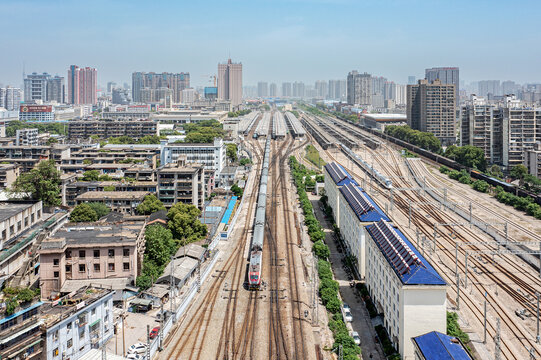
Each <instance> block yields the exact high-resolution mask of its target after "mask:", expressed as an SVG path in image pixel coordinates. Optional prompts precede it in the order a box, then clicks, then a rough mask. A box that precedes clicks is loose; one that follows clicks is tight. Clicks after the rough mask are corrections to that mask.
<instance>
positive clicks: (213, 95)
mask: <svg viewBox="0 0 541 360" xmlns="http://www.w3.org/2000/svg"><path fill="white" fill-rule="evenodd" d="M203 91H204V97H205V99H207V100H211V101H216V100H218V87H216V86H205V89H204V90H203Z"/></svg>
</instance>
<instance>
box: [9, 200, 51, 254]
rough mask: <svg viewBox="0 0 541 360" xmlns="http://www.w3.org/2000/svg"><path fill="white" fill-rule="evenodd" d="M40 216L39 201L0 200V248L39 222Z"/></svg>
mask: <svg viewBox="0 0 541 360" xmlns="http://www.w3.org/2000/svg"><path fill="white" fill-rule="evenodd" d="M42 216H43V208H42V202H41V201H37V202H35V201H17V202H12V201H6V202H0V233H1V234H2V238H1V239H0V249H3V248H4V247H5V246H6V245H7V244H9V243H10V242H12V241H13V240H14V239H15V238H16V237H17V236H19V235H20V234H22V233H24V232H25V231H26V230H28V229H30V228H31V227H32V226H34V225H36V223H38V222H40V221H41V219H42Z"/></svg>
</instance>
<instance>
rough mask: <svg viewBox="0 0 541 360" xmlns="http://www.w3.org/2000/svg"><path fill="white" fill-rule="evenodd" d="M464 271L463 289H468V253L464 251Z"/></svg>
mask: <svg viewBox="0 0 541 360" xmlns="http://www.w3.org/2000/svg"><path fill="white" fill-rule="evenodd" d="M465 265H466V266H465V269H464V288H465V289H467V288H468V252H467V251H466V264H465Z"/></svg>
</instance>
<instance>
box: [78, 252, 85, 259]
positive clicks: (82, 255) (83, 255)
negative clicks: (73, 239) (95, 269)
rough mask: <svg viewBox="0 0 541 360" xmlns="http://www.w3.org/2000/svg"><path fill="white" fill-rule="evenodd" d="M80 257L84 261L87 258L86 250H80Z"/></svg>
mask: <svg viewBox="0 0 541 360" xmlns="http://www.w3.org/2000/svg"><path fill="white" fill-rule="evenodd" d="M79 257H80V258H83V259H84V258H85V257H86V251H85V250H79Z"/></svg>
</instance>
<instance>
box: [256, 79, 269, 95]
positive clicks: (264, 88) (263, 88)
mask: <svg viewBox="0 0 541 360" xmlns="http://www.w3.org/2000/svg"><path fill="white" fill-rule="evenodd" d="M257 96H258V97H267V96H269V84H267V83H266V82H264V81H260V82H258V83H257Z"/></svg>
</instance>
